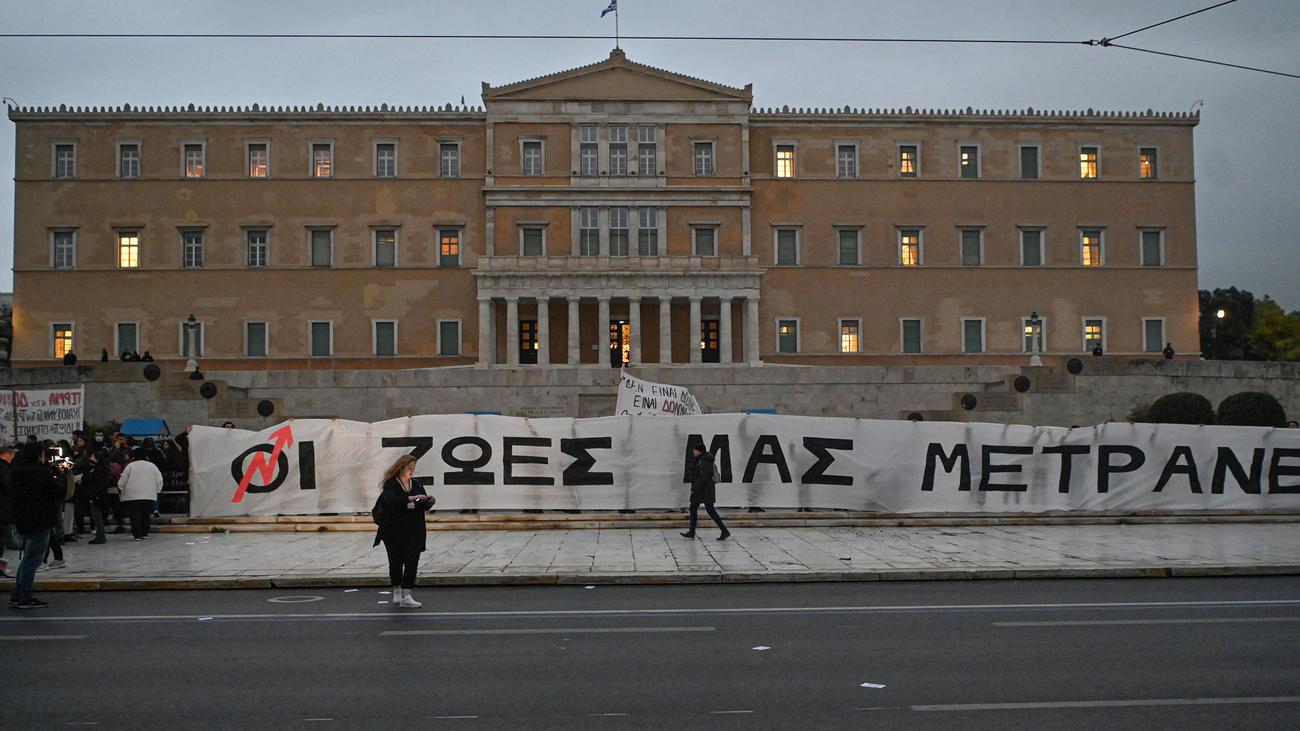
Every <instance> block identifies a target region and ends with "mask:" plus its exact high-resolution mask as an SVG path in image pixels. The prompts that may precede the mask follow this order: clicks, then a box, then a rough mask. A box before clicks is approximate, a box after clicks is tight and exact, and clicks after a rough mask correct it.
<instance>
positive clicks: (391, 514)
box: [370, 454, 434, 609]
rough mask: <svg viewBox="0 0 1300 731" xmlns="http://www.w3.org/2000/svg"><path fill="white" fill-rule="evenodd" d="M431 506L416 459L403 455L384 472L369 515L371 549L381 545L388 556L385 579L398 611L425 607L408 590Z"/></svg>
mask: <svg viewBox="0 0 1300 731" xmlns="http://www.w3.org/2000/svg"><path fill="white" fill-rule="evenodd" d="M433 503H434V499H433V498H432V497H430V495H429V494H428V493H427V492H425V490H424V485H422V484H420V480H419V479H418V478H417V477H416V476H415V457H412V456H411V455H409V454H404V455H402V456H401V457H398V458H397V461H396V462H394V463H393V466H392V467H389V468H388V470H387V471H386V472H384V479H383V483H382V487H381V492H380V494H379V499H378V500H376V501H375V507H374V509H372V510H371V511H370V515H371V517H372V518H373V519H374V521H375V524H376V525H378V526H379V530H377V531H376V532H375V542H374V544H373V545H375V546H378V545H379V542H380V541H383V543H384V550H386V551H387V552H388V578H389V583H391V584H392V586H393V603H394V604H396V605H397V606H399V607H405V608H408V609H419V608H420V607H421V606H424V605H422V604H420V602H417V601H416V600H415V597H414V596H412V595H411V590H412V589H414V588H415V572H416V571H417V570H418V569H419V566H420V554H421V553H422V552H423V551H424V548H425V540H424V538H425V537H424V531H425V525H424V514H425V513H426V512H428V511H429V510H430V509H431V508H432V507H433Z"/></svg>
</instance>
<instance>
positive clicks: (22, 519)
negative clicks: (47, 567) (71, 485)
mask: <svg viewBox="0 0 1300 731" xmlns="http://www.w3.org/2000/svg"><path fill="white" fill-rule="evenodd" d="M60 471H61V470H60V469H55V468H52V467H51V466H50V465H49V464H48V456H47V454H46V451H45V447H44V446H42V445H40V444H27V445H24V446H23V448H22V451H20V452H19V453H18V457H17V458H15V459H14V468H13V473H12V475H11V481H12V482H11V495H12V497H13V510H14V525H15V526H16V527H17V528H18V536H19V538H21V539H22V544H23V560H22V562H21V563H19V565H18V578H17V579H16V580H15V582H14V591H13V594H11V595H10V597H9V606H11V607H14V608H16V609H39V608H42V607H47V606H49V605H48V604H46V603H45V602H43V601H41V600H40V599H37V598H36V597H35V596H33V595H32V585H33V584H34V583H35V581H36V567H37V565H39V564H40V562H41V559H43V558H44V557H45V549H46V547H47V546H48V545H49V541H50V534H51V533H53V531H54V526H55V525H56V524H57V523H58V521H59V515H60V512H61V510H62V508H63V501H64V499H65V498H66V497H67V491H68V488H67V480H66V479H65V478H64V476H63V475H61V474H57V473H58V472H60Z"/></svg>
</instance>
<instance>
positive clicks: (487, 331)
mask: <svg viewBox="0 0 1300 731" xmlns="http://www.w3.org/2000/svg"><path fill="white" fill-rule="evenodd" d="M494 314H495V313H494V311H493V308H492V300H491V299H489V298H487V297H484V298H482V299H480V300H479V301H478V364H479V365H481V366H489V365H492V364H493V363H496V358H495V357H493V353H492V351H493V350H494V348H493V347H492V346H493V345H494V344H495V343H493V342H492V325H493V315H494ZM438 337H439V338H441V337H442V333H438ZM438 345H439V347H441V345H442V343H439V344H438Z"/></svg>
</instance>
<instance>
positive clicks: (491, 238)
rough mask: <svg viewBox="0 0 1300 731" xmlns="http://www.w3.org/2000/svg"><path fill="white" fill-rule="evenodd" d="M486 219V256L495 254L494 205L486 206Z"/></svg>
mask: <svg viewBox="0 0 1300 731" xmlns="http://www.w3.org/2000/svg"><path fill="white" fill-rule="evenodd" d="M489 129H491V128H490V127H489ZM491 154H492V153H491V152H490V151H489V152H488V155H491ZM486 221H487V240H486V241H484V242H483V253H484V255H486V256H495V255H496V240H497V233H496V231H497V229H496V226H497V209H496V208H495V207H493V206H488V207H487V218H486ZM434 243H437V242H436V241H435V242H434ZM461 261H462V262H463V261H465V257H464V254H462V255H461Z"/></svg>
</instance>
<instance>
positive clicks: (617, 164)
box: [609, 125, 627, 175]
mask: <svg viewBox="0 0 1300 731" xmlns="http://www.w3.org/2000/svg"><path fill="white" fill-rule="evenodd" d="M609 174H610V175H627V127H625V126H623V125H615V126H613V127H610V128H609Z"/></svg>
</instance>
